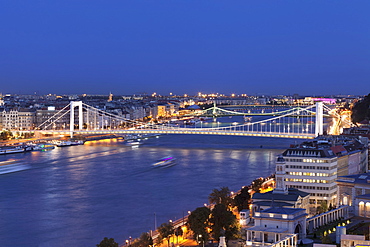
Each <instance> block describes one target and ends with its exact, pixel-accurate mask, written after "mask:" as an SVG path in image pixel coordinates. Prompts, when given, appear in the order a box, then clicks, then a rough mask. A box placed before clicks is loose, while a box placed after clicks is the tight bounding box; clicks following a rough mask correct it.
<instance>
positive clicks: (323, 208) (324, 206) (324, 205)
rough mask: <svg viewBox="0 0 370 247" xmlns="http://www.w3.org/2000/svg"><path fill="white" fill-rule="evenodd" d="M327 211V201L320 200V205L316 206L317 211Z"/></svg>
mask: <svg viewBox="0 0 370 247" xmlns="http://www.w3.org/2000/svg"><path fill="white" fill-rule="evenodd" d="M326 211H328V203H327V202H326V201H325V200H322V201H321V203H320V206H318V207H317V213H319V214H321V213H324V212H326Z"/></svg>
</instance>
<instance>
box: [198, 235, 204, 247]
mask: <svg viewBox="0 0 370 247" xmlns="http://www.w3.org/2000/svg"><path fill="white" fill-rule="evenodd" d="M198 237H199V238H198V242H199V244H200V242H202V245H203V247H204V240H203V239H202V235H201V234H199V235H198Z"/></svg>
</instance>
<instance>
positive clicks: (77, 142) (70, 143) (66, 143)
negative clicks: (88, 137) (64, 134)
mask: <svg viewBox="0 0 370 247" xmlns="http://www.w3.org/2000/svg"><path fill="white" fill-rule="evenodd" d="M84 143H85V142H84V141H82V140H74V141H57V142H56V143H55V144H56V146H57V147H69V146H77V145H84Z"/></svg>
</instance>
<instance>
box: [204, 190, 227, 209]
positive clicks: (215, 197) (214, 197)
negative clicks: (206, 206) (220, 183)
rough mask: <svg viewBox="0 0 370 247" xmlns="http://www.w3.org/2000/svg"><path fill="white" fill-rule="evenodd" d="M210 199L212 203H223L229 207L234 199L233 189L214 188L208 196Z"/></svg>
mask: <svg viewBox="0 0 370 247" xmlns="http://www.w3.org/2000/svg"><path fill="white" fill-rule="evenodd" d="M208 201H209V203H210V204H223V205H225V206H226V207H229V206H231V204H232V201H233V200H232V198H231V191H230V190H229V188H228V187H221V188H220V189H219V190H218V189H213V191H212V193H211V194H210V195H209V196H208Z"/></svg>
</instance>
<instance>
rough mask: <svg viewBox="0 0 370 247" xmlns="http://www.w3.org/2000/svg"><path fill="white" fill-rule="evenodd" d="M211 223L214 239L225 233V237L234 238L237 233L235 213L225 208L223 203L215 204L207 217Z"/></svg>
mask: <svg viewBox="0 0 370 247" xmlns="http://www.w3.org/2000/svg"><path fill="white" fill-rule="evenodd" d="M209 221H210V223H211V229H212V235H213V237H214V238H215V239H217V240H218V239H219V238H220V236H222V235H225V237H226V238H227V239H234V238H235V237H236V236H237V234H238V230H239V229H238V224H237V220H236V217H235V215H234V214H233V213H232V212H231V211H229V210H227V207H226V206H225V205H223V204H217V205H216V206H215V207H214V208H213V210H212V213H211V218H210V219H209Z"/></svg>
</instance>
